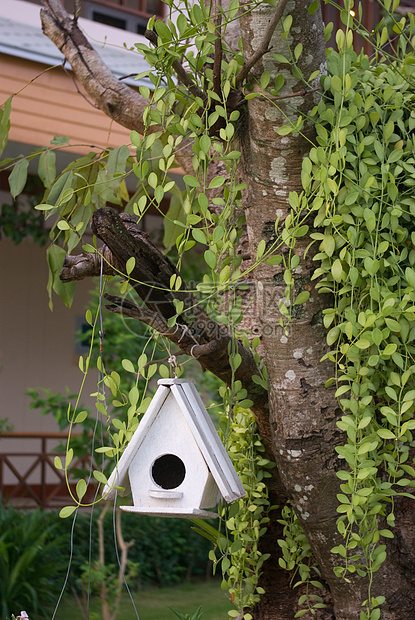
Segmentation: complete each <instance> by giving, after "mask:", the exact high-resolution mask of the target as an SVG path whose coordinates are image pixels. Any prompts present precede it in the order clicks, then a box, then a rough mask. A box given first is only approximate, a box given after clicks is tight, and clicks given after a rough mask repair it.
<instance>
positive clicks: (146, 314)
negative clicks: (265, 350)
mask: <svg viewBox="0 0 415 620" xmlns="http://www.w3.org/2000/svg"><path fill="white" fill-rule="evenodd" d="M92 231H93V233H94V234H96V235H97V236H98V237H99V238H100V239H102V240H103V241H104V243H105V246H104V248H103V250H102V254H103V256H104V258H105V263H106V267H105V272H106V273H114V268H115V270H117V271H118V272H120V273H125V271H126V269H125V265H126V262H127V261H128V260H129V259H130V258H131V257H134V258H135V267H134V269H133V270H132V272H131V273H130V284H131V286H133V288H134V289H135V291H136V292H137V294H138V295H139V297H140V298H141V299H142V300H143V301H144V303H145V307H142V306H137V305H135V304H134V303H133V302H131V301H130V300H126V299H121V298H117V297H107V299H109V301H111V302H112V304H111V306H109V310H111V311H112V312H117V313H119V314H123V315H124V316H128V317H131V318H136V319H138V320H140V321H142V322H144V323H146V324H147V325H150V326H151V327H153V328H154V329H156V330H157V331H158V332H159V333H161V334H163V335H164V336H166V337H167V338H168V339H169V340H170V341H171V342H173V343H174V344H176V345H177V346H178V347H179V348H180V349H181V350H182V351H183V352H184V353H186V354H187V355H191V356H193V357H195V358H197V359H198V361H199V363H200V364H201V366H202V367H203V368H204V369H208V370H210V371H211V372H213V373H214V374H215V375H216V376H218V377H219V378H220V379H222V380H223V381H224V382H225V383H227V384H230V382H231V381H232V369H231V367H230V364H229V350H228V347H229V344H230V342H231V337H230V336H229V334H228V332H227V330H226V328H225V327H224V326H223V325H219V323H216V321H214V320H213V319H211V318H210V317H209V316H208V314H207V313H206V312H205V310H204V309H203V307H202V306H201V304H200V303H199V302H198V300H197V299H196V298H195V297H194V295H193V294H192V293H191V292H190V291H189V290H188V289H187V287H186V285H185V283H184V282H182V283H181V286H180V288H179V290H177V291H172V290H171V286H170V279H171V277H172V276H173V275H176V278H177V277H180V274H179V272H178V271H177V269H176V268H175V267H174V265H173V264H172V263H171V261H170V260H169V259H168V258H167V257H166V256H164V255H163V254H162V253H161V252H160V251H159V250H158V249H157V248H156V247H155V246H154V245H153V244H152V243H151V241H150V239H149V238H148V236H147V235H145V233H142V232H141V231H140V230H139V228H138V227H137V225H136V223H135V220H134V218H133V217H131V216H130V215H127V214H125V213H122V214H121V215H119V214H118V213H117V212H116V211H115V210H114V209H111V208H109V207H104V208H103V209H99V210H98V211H96V212H95V213H94V215H93V217H92ZM100 260H101V258H100V254H87V253H84V254H82V255H80V256H79V257H72V256H68V257H66V259H65V262H64V265H63V270H62V272H61V276H60V277H61V280H63V281H65V282H68V281H70V280H78V279H83V278H85V277H87V276H89V275H91V276H96V275H98V274H99V269H100ZM174 300H178V301H182V302H183V311H182V312H181V313H180V315H179V317H178V318H177V322H176V324H175V325H174V326H173V327H169V326H168V319H169V318H170V317H172V316H175V315H176V307H175V305H174ZM237 346H238V353H239V354H240V355H241V358H242V363H241V364H240V366H239V368H238V369H237V371H236V374H235V378H236V379H238V380H240V381H241V382H242V385H243V387H244V388H245V389H246V390H247V394H249V398H251V400H252V401H253V402H254V405H255V407H256V408H259V409H262V410H263V408H264V405H265V404H266V403H267V398H268V393H267V391H266V390H264V389H263V388H262V387H260V386H259V385H257V384H256V383H254V381H253V380H252V377H253V375H256V374H258V372H259V371H258V368H257V365H256V362H255V360H254V358H253V355H252V353H251V352H250V351H249V350H248V349H246V348H245V347H244V346H243V345H242V343H241V342H238V344H237Z"/></svg>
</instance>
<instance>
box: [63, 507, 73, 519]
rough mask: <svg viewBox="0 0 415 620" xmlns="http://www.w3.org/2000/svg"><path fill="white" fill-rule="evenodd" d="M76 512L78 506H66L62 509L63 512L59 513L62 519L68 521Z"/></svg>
mask: <svg viewBox="0 0 415 620" xmlns="http://www.w3.org/2000/svg"><path fill="white" fill-rule="evenodd" d="M75 510H76V506H65V508H62V510H61V511H60V512H59V516H60V518H61V519H66V518H67V517H70V516H71V514H73V513H74V512H75Z"/></svg>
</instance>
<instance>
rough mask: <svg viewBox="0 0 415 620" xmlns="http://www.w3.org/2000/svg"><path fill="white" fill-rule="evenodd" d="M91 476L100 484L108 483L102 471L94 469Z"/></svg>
mask: <svg viewBox="0 0 415 620" xmlns="http://www.w3.org/2000/svg"><path fill="white" fill-rule="evenodd" d="M93 475H94V478H95V480H97V481H98V482H101V483H102V484H107V482H108V480H107V477H106V475H105V474H104V473H103V472H102V471H99V470H98V469H95V470H94V474H93Z"/></svg>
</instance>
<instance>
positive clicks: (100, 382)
mask: <svg viewBox="0 0 415 620" xmlns="http://www.w3.org/2000/svg"><path fill="white" fill-rule="evenodd" d="M103 292H104V256H103V254H101V267H100V274H99V298H98V320H99V332H98V334H99V361H100V363H99V370H98V393H100V394H102V400H101V402H102V403H103V405H104V408H105V411H106V412H107V415H108V411H107V409H108V404H107V399H106V394H105V384H104V377H105V371H104V336H105V330H104V320H103V316H102V298H103ZM101 439H103V437H102V424H101ZM102 445H103V441H102ZM104 460H105V457H104V454H103V455H102V462H101V469H103V466H104ZM97 492H98V489H97ZM94 503H95V502H94ZM116 509H117V493H115V499H114V506H113V517H112V526H113V537H114V548H115V555H116V557H117V564H118V569H119V571H120V573H121V575H122V579H123V582H124V586H125V589H126V590H127V592H128V596H129V597H130V601H131V604H132V606H133V608H134V612H135V616H136V618H137V620H140V617H139V615H138V611H137V608H136V606H135V603H134V599H133V596H132V594H131V590H130V588H129V587H128V583H127V580H126V577H125V575H124V571H123V569H122V566H121V560H120V554H119V550H118V543H117V527H116V521H115V513H116ZM91 524H92V515H91ZM89 547H90V560H89V570H91V544H90V545H89ZM88 604H89V601H88ZM88 618H89V607H88Z"/></svg>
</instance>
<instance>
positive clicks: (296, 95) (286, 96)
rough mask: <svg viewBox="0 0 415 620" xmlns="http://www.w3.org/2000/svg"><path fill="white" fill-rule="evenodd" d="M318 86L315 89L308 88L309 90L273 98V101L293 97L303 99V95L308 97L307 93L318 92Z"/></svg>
mask: <svg viewBox="0 0 415 620" xmlns="http://www.w3.org/2000/svg"><path fill="white" fill-rule="evenodd" d="M320 88H321V87H320V86H316V87H315V88H310V89H309V90H299V91H297V92H296V93H291V94H290V95H281V96H280V97H275V99H273V101H275V100H277V101H278V100H280V99H292V98H293V97H303V96H304V95H308V94H309V93H315V92H316V91H317V90H320Z"/></svg>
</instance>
